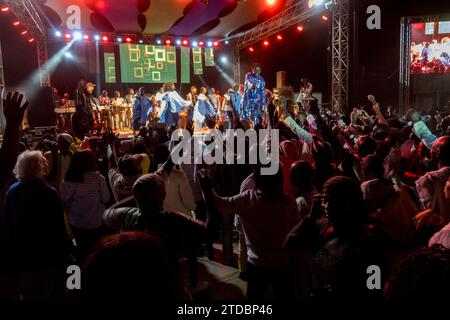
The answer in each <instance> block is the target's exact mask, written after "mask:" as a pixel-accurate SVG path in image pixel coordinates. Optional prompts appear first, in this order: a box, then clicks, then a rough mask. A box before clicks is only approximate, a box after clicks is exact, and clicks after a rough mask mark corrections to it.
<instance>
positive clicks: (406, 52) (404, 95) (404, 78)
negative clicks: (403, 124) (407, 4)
mask: <svg viewBox="0 0 450 320" xmlns="http://www.w3.org/2000/svg"><path fill="white" fill-rule="evenodd" d="M436 21H438V20H436ZM410 52H411V22H410V21H409V18H407V17H403V18H402V19H401V24H400V75H399V80H400V87H399V104H398V108H399V112H400V113H403V111H404V110H405V108H408V107H409V87H410V80H411V75H410V64H411V61H410V59H411V56H410Z"/></svg>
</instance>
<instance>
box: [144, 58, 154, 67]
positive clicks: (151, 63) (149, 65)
mask: <svg viewBox="0 0 450 320" xmlns="http://www.w3.org/2000/svg"><path fill="white" fill-rule="evenodd" d="M146 63H147V65H148V67H147V69H155V68H156V65H155V63H154V61H153V59H147V62H146Z"/></svg>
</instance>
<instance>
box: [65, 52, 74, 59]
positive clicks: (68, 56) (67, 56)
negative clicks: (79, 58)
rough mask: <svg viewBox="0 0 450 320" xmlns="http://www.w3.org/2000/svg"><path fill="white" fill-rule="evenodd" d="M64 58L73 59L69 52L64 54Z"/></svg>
mask: <svg viewBox="0 0 450 320" xmlns="http://www.w3.org/2000/svg"><path fill="white" fill-rule="evenodd" d="M64 56H65V57H66V58H67V59H71V58H73V56H72V54H71V53H70V52H69V51H67V52H66V53H64Z"/></svg>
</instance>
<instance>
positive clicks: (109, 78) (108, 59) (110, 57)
mask: <svg viewBox="0 0 450 320" xmlns="http://www.w3.org/2000/svg"><path fill="white" fill-rule="evenodd" d="M104 62H105V82H106V83H116V82H117V77H116V57H115V55H114V53H112V52H105V53H104Z"/></svg>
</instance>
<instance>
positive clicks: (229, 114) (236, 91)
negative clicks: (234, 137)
mask: <svg viewBox="0 0 450 320" xmlns="http://www.w3.org/2000/svg"><path fill="white" fill-rule="evenodd" d="M241 89H242V88H241V86H240V85H239V84H235V85H234V86H233V88H231V89H229V90H228V92H227V93H226V94H225V95H224V106H223V108H222V110H223V111H224V112H225V113H226V117H225V118H224V121H226V123H227V124H228V125H227V128H230V129H231V127H232V126H233V108H232V104H231V103H233V105H234V108H235V109H236V114H237V115H238V116H242V110H241V104H242V97H243V92H242V90H241Z"/></svg>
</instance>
